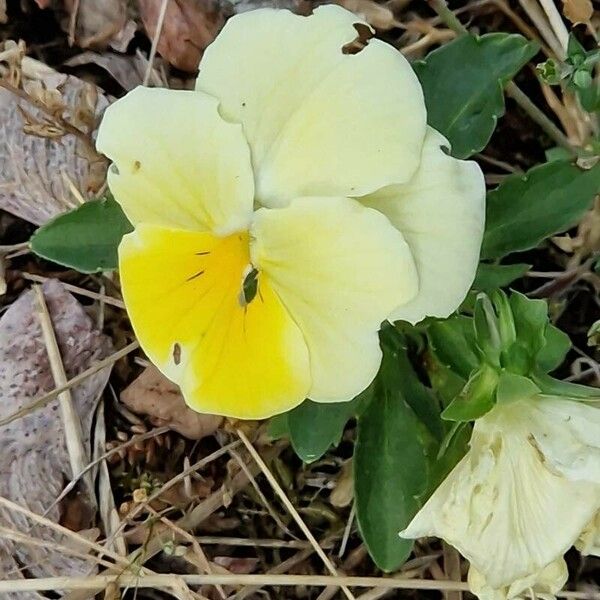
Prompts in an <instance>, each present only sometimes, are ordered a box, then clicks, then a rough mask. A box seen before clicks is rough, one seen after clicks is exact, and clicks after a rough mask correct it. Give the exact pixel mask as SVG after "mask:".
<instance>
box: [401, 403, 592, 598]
mask: <svg viewBox="0 0 600 600" xmlns="http://www.w3.org/2000/svg"><path fill="white" fill-rule="evenodd" d="M599 509H600V409H599V408H597V407H595V406H593V405H588V404H585V403H582V402H576V401H571V400H566V399H564V398H554V397H544V396H534V397H531V398H525V399H523V400H518V401H515V402H511V403H504V404H499V405H497V406H495V407H494V408H493V409H492V410H491V411H490V412H489V413H487V414H486V415H485V416H484V417H482V418H480V419H478V420H477V421H476V422H475V425H474V429H473V435H472V437H471V442H470V449H469V451H468V452H467V454H466V456H465V457H464V458H463V459H462V460H461V461H460V463H459V464H458V465H457V466H456V467H455V468H454V470H453V471H452V472H451V473H450V474H449V475H448V476H447V478H446V479H445V480H444V481H443V482H442V484H441V485H440V486H439V487H438V489H437V490H436V491H435V492H434V493H433V495H432V496H431V498H430V499H429V500H428V501H427V502H426V504H425V505H424V506H423V508H422V509H421V510H420V511H419V512H418V513H417V515H416V516H415V518H414V519H413V520H412V522H411V523H410V524H409V526H408V527H407V528H406V529H405V530H404V531H402V532H401V534H400V535H401V536H402V537H407V538H417V537H424V536H437V537H440V538H443V539H445V540H446V541H447V542H448V543H450V544H452V545H453V546H454V547H456V548H457V549H458V550H459V551H460V552H461V554H462V555H463V556H465V558H467V559H468V560H469V561H470V563H471V567H472V568H474V569H475V573H474V575H472V576H471V579H474V581H476V587H477V588H478V589H480V590H482V592H485V593H483V595H482V596H481V597H482V598H487V597H488V596H489V595H490V594H492V593H493V594H499V596H497V597H498V598H506V597H512V596H518V595H519V594H520V591H515V590H519V589H520V588H521V587H523V586H524V585H525V584H529V587H532V583H535V582H536V581H538V583H539V582H541V583H542V585H546V587H547V590H548V593H553V592H552V591H551V590H552V589H554V588H555V587H556V585H557V582H558V581H560V580H561V578H562V577H563V575H562V574H561V571H560V570H557V569H556V565H555V566H554V567H553V568H549V565H551V564H553V563H555V562H556V561H558V560H560V559H561V558H562V555H563V554H564V553H565V552H566V551H567V550H568V549H569V548H570V547H571V546H572V545H573V544H574V543H575V542H576V541H577V539H578V538H579V536H580V535H581V533H582V531H583V530H584V528H585V527H586V525H587V524H588V523H589V522H590V520H591V519H592V517H593V516H594V515H595V514H596V512H597V511H598V510H599ZM546 568H548V571H546V572H544V569H546ZM553 582H554V583H553ZM533 587H535V586H533ZM474 591H475V590H474ZM511 594H512V596H511ZM489 597H490V598H491V596H489Z"/></svg>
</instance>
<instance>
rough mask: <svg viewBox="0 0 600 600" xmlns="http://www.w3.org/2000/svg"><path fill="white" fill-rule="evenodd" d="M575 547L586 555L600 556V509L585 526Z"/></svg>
mask: <svg viewBox="0 0 600 600" xmlns="http://www.w3.org/2000/svg"><path fill="white" fill-rule="evenodd" d="M575 548H577V550H579V552H581V554H583V555H584V556H587V555H590V554H591V555H593V556H600V511H598V512H597V513H596V514H595V515H594V518H593V519H592V520H591V521H590V522H589V523H588V524H587V525H586V526H585V529H584V530H583V531H582V532H581V535H580V536H579V539H578V540H577V542H576V543H575Z"/></svg>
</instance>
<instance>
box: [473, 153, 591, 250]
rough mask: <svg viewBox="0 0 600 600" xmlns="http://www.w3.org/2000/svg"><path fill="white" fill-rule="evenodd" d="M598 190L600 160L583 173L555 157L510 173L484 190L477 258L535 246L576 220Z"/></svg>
mask: <svg viewBox="0 0 600 600" xmlns="http://www.w3.org/2000/svg"><path fill="white" fill-rule="evenodd" d="M598 192H600V164H598V165H596V166H594V167H593V168H591V169H589V170H587V171H583V170H581V169H579V168H578V167H576V166H574V165H572V164H571V163H569V162H568V161H564V160H555V161H553V162H550V163H546V164H543V165H539V166H537V167H534V168H533V169H531V170H529V171H528V172H527V173H526V174H525V175H513V176H511V177H509V178H507V179H506V180H505V181H504V182H503V183H502V184H501V185H500V186H499V187H498V188H496V189H495V190H494V191H492V192H491V193H489V194H488V199H487V209H486V230H485V234H484V238H483V248H482V257H483V258H501V257H502V256H505V255H506V254H509V253H510V252H518V251H522V250H529V249H530V248H535V247H536V246H537V245H538V244H539V243H540V242H541V241H542V240H543V239H545V238H547V237H549V236H551V235H554V234H556V233H559V232H561V231H565V230H566V229H568V228H569V227H571V226H572V225H573V224H574V223H576V222H577V221H578V219H580V218H581V217H582V216H583V214H584V213H585V211H586V210H587V209H588V208H589V207H590V205H591V203H592V201H593V199H594V196H595V195H596V194H598Z"/></svg>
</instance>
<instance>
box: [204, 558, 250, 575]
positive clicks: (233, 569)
mask: <svg viewBox="0 0 600 600" xmlns="http://www.w3.org/2000/svg"><path fill="white" fill-rule="evenodd" d="M259 562H260V561H259V559H258V558H255V557H245V558H242V557H236V556H215V558H214V559H213V564H216V565H218V566H219V567H223V568H225V569H226V570H227V571H228V572H229V573H236V574H238V575H240V574H241V575H247V574H248V573H254V571H256V567H257V566H258V564H259Z"/></svg>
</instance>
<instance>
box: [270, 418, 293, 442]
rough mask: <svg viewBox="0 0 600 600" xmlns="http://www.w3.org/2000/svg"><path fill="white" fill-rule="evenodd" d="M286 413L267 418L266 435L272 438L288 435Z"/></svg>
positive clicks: (276, 438)
mask: <svg viewBox="0 0 600 600" xmlns="http://www.w3.org/2000/svg"><path fill="white" fill-rule="evenodd" d="M287 417H288V413H281V414H279V415H275V416H274V417H271V418H270V419H269V424H268V426H267V435H268V436H269V437H270V438H271V439H274V440H278V439H280V438H289V437H290V428H289V427H288V420H287Z"/></svg>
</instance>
